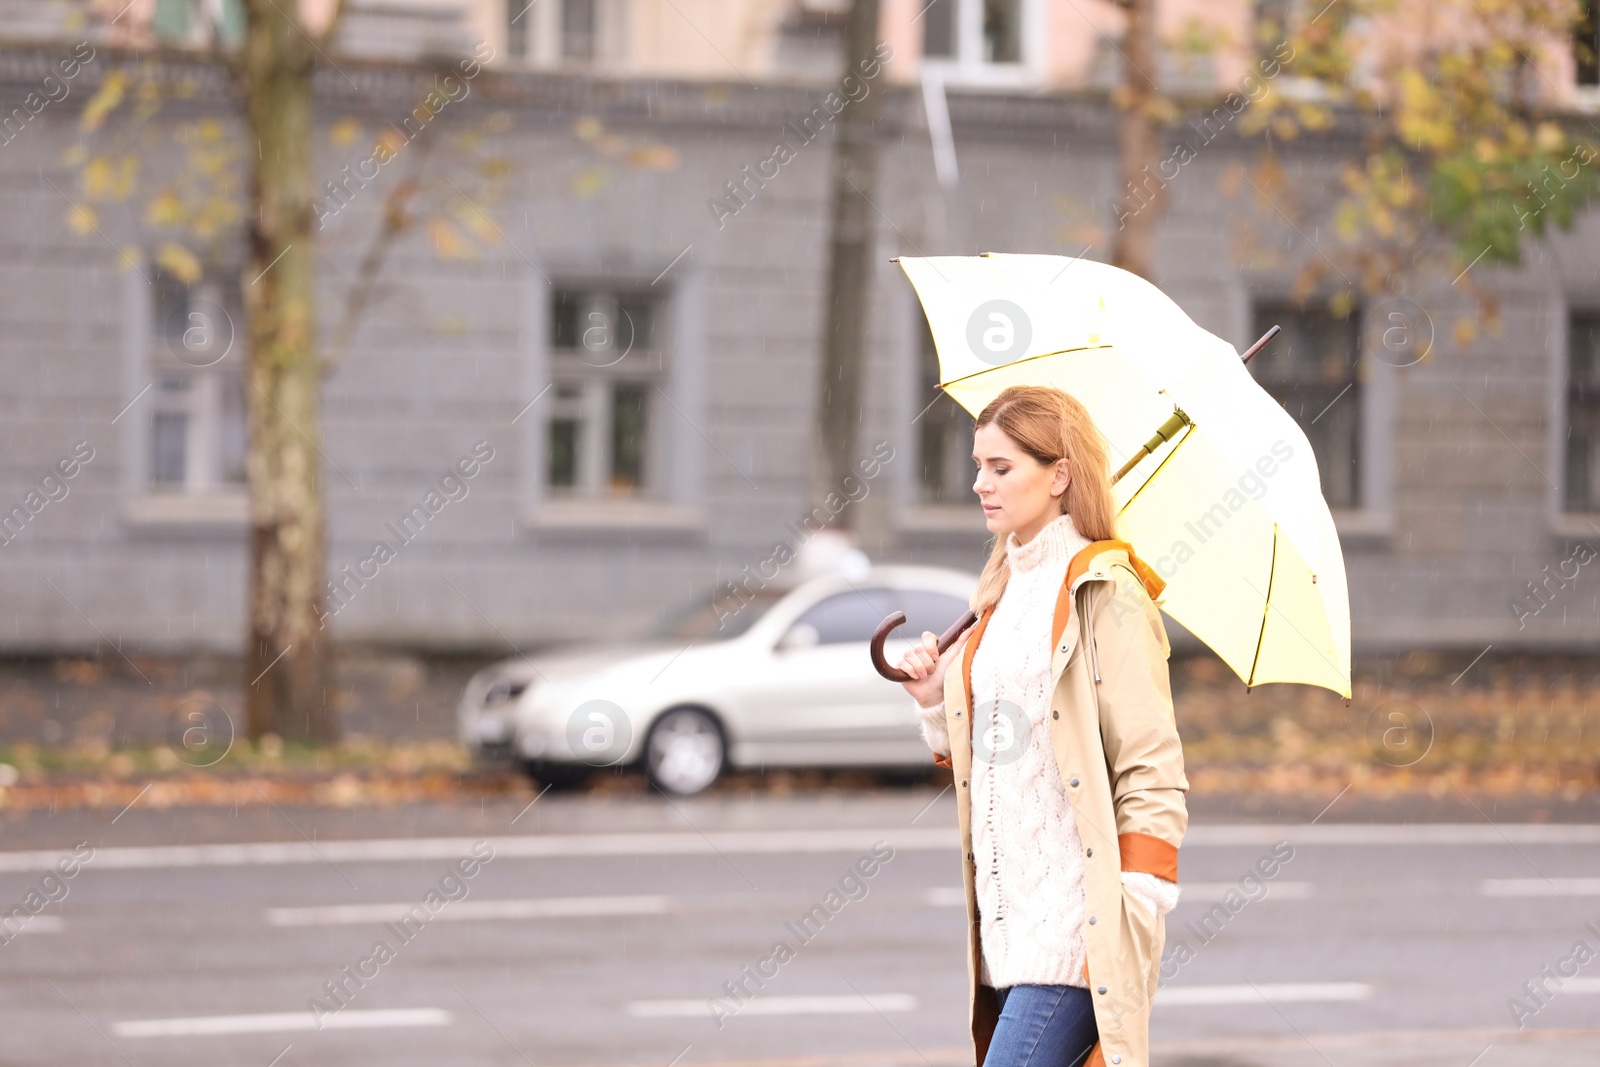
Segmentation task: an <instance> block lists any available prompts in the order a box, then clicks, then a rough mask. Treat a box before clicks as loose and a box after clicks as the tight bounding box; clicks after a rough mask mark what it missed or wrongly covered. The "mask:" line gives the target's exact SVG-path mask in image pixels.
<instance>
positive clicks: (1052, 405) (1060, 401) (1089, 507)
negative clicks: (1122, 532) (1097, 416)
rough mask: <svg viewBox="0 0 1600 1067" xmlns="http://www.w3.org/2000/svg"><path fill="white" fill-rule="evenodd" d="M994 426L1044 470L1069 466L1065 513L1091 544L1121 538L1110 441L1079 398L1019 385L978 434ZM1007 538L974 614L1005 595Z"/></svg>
mask: <svg viewBox="0 0 1600 1067" xmlns="http://www.w3.org/2000/svg"><path fill="white" fill-rule="evenodd" d="M990 424H993V425H995V426H998V427H999V428H1000V431H1001V432H1002V433H1004V434H1005V435H1006V436H1007V437H1009V438H1011V440H1012V441H1014V442H1016V445H1017V447H1018V448H1020V449H1022V451H1024V452H1026V453H1027V454H1028V455H1030V456H1032V457H1033V458H1034V459H1035V460H1037V461H1038V462H1039V464H1040V465H1041V466H1046V467H1048V466H1051V465H1053V464H1054V463H1055V462H1056V461H1057V460H1061V459H1065V460H1066V461H1067V471H1068V474H1069V476H1070V478H1071V481H1070V482H1069V483H1068V485H1067V491H1066V492H1064V493H1062V494H1061V497H1060V502H1061V512H1062V514H1064V515H1071V516H1072V524H1073V526H1075V527H1076V528H1077V530H1078V532H1079V533H1080V534H1082V535H1083V536H1084V537H1087V538H1088V539H1089V540H1091V541H1106V540H1111V539H1113V538H1115V537H1116V536H1117V527H1116V512H1115V510H1114V508H1113V505H1112V502H1111V470H1110V461H1109V459H1108V455H1109V453H1108V452H1107V449H1106V442H1105V438H1104V437H1102V436H1101V435H1100V430H1099V428H1098V427H1096V426H1095V424H1094V420H1093V419H1091V418H1090V417H1089V411H1088V409H1087V408H1085V407H1084V406H1083V405H1082V404H1080V403H1079V402H1078V401H1077V400H1076V399H1075V398H1073V397H1072V396H1070V395H1068V394H1067V393H1064V392H1062V391H1061V390H1060V389H1052V388H1050V387H1049V386H1043V385H1013V386H1011V387H1010V388H1009V389H1006V390H1004V391H1002V392H1001V393H1000V395H999V396H997V397H995V398H994V399H993V400H991V401H989V403H988V404H987V405H986V406H985V407H984V409H983V410H982V411H981V412H979V413H978V419H977V422H976V423H975V424H974V425H973V429H974V430H978V429H981V428H983V427H985V426H988V425H990ZM1007 540H1008V538H1006V537H996V538H995V540H994V547H993V548H992V549H991V550H990V552H989V562H988V563H986V564H985V565H984V568H983V574H982V576H980V577H979V579H978V589H977V592H975V593H974V594H973V596H972V610H973V611H975V612H977V613H978V614H980V615H981V614H983V612H984V611H985V610H987V609H988V608H990V607H992V606H994V604H995V603H996V602H998V601H999V599H1000V594H1001V593H1003V592H1005V589H1006V580H1007V579H1008V578H1009V577H1010V575H1011V566H1010V564H1009V563H1008V562H1007V560H1006V541H1007Z"/></svg>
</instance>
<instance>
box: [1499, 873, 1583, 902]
mask: <svg viewBox="0 0 1600 1067" xmlns="http://www.w3.org/2000/svg"><path fill="white" fill-rule="evenodd" d="M1479 890H1480V892H1482V894H1483V895H1484V896H1486V897H1600V878H1549V879H1545V878H1485V879H1484V880H1483V883H1482V885H1481V886H1480V887H1479Z"/></svg>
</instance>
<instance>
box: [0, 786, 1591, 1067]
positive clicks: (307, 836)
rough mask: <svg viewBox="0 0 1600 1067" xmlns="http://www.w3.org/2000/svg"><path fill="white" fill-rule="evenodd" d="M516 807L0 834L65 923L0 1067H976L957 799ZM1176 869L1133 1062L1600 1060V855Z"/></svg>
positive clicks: (1190, 858)
mask: <svg viewBox="0 0 1600 1067" xmlns="http://www.w3.org/2000/svg"><path fill="white" fill-rule="evenodd" d="M523 803H525V802H523V801H518V802H516V803H511V802H497V803H493V804H489V803H486V804H483V805H471V806H454V807H452V806H449V805H438V806H432V807H427V806H424V807H417V808H409V809H405V810H403V811H396V810H385V809H367V810H353V811H342V812H330V811H316V810H282V811H280V810H274V809H271V808H269V807H267V806H265V805H263V806H261V807H260V808H259V809H251V810H246V811H241V812H239V813H238V814H237V815H235V814H234V813H233V812H231V811H222V812H215V811H212V812H198V813H196V812H178V811H170V812H157V811H142V810H137V809H136V810H134V811H131V812H129V813H128V814H127V815H125V816H123V817H122V818H120V819H119V820H118V821H117V823H115V824H112V823H111V822H110V818H111V816H112V815H114V814H115V813H100V812H96V813H73V814H70V815H69V814H65V813H64V814H61V815H58V816H56V817H55V818H53V819H52V818H50V817H49V816H48V815H47V814H44V813H40V814H36V815H31V816H28V817H27V818H24V819H20V820H19V819H13V820H10V821H8V822H7V823H6V824H5V826H4V827H3V836H0V901H3V902H5V903H4V908H5V910H7V911H10V910H11V909H13V908H15V907H18V906H21V907H22V908H23V909H24V912H27V911H28V910H29V904H28V901H29V896H28V895H29V893H30V892H35V893H38V894H39V896H36V897H34V898H32V900H33V903H34V905H38V904H39V903H40V902H42V901H44V898H46V897H50V896H55V897H58V898H60V899H59V901H58V902H46V904H45V906H44V907H42V908H40V909H39V911H38V914H37V915H36V916H33V917H31V918H28V919H26V920H23V919H20V918H14V919H13V920H12V922H11V928H12V929H16V930H17V931H18V932H15V933H13V934H10V937H9V940H8V941H6V943H4V944H0V1067H21V1065H29V1067H32V1065H46V1064H49V1065H66V1064H70V1065H73V1067H96V1065H101V1064H106V1065H112V1064H132V1065H136V1067H146V1065H155V1064H163V1065H189V1064H194V1065H200V1064H205V1065H223V1064H237V1065H244V1067H268V1065H271V1064H278V1065H281V1067H298V1065H332V1064H350V1063H384V1064H386V1065H393V1067H409V1065H451V1067H456V1065H460V1067H468V1065H490V1064H495V1065H511V1067H514V1065H517V1064H531V1065H537V1067H547V1065H548V1067H563V1065H571V1067H578V1065H611V1064H656V1065H660V1067H667V1065H669V1064H673V1063H676V1064H679V1065H682V1067H691V1065H696V1064H708V1065H711V1064H721V1065H724V1067H726V1065H728V1064H733V1063H739V1064H773V1065H780V1064H781V1065H790V1067H800V1065H811V1064H825V1063H837V1064H912V1065H914V1064H928V1065H937V1067H944V1065H946V1064H950V1065H957V1064H962V1063H966V1062H969V1053H968V1051H967V1045H966V1038H965V1013H966V1001H965V976H964V969H963V940H962V929H961V928H962V922H963V915H962V910H961V907H960V896H959V890H958V888H957V887H958V886H959V867H958V864H957V859H956V852H955V848H954V835H955V830H954V809H953V804H952V801H951V798H950V796H949V795H948V794H944V795H939V794H938V790H937V789H934V788H916V789H908V790H899V791H886V792H884V793H880V794H866V795H860V796H853V797H828V796H823V797H809V798H793V799H783V798H760V799H754V800H735V799H731V798H727V797H723V798H708V799H703V800H698V801H693V802H688V801H680V802H677V803H676V804H668V803H664V802H661V801H656V800H648V799H634V800H619V801H603V800H595V799H591V798H584V797H559V796H554V795H552V796H549V797H546V798H544V799H543V800H541V801H540V802H539V803H537V804H535V805H534V806H533V807H531V808H527V809H523V810H521V811H520V812H519V809H520V808H522V805H523ZM79 841H87V842H89V843H90V844H91V845H92V846H93V848H94V853H93V856H92V857H90V858H87V859H84V860H83V862H81V863H80V864H79V865H78V867H77V869H76V872H75V873H74V874H72V876H71V877H61V876H60V875H59V874H54V875H53V874H52V870H56V871H59V870H60V868H59V867H57V866H56V864H57V863H58V862H60V861H61V860H63V859H69V858H70V857H71V855H72V848H73V846H74V845H75V844H76V843H77V842H79ZM479 842H482V843H481V844H480V843H479ZM234 843H245V844H246V847H244V848H226V847H221V846H225V845H230V844H234ZM248 843H254V844H248ZM172 846H181V847H178V848H174V847H172ZM85 855H86V854H85V853H84V852H83V851H80V853H79V856H80V857H83V856H85ZM1274 856H1275V857H1276V859H1277V860H1278V862H1277V863H1276V865H1274V864H1272V863H1267V864H1266V866H1267V867H1270V868H1273V874H1272V876H1271V877H1270V878H1260V877H1259V872H1260V870H1261V869H1262V868H1261V866H1260V864H1261V863H1262V861H1264V860H1266V859H1267V858H1268V857H1274ZM67 866H68V867H69V868H70V867H71V866H72V864H71V862H70V861H69V862H68V863H67ZM1181 869H1182V875H1183V882H1184V884H1185V885H1186V890H1185V901H1184V903H1182V904H1180V906H1179V908H1178V910H1177V911H1176V912H1175V913H1174V914H1173V915H1172V916H1170V917H1169V919H1168V942H1169V945H1168V963H1167V972H1168V975H1169V979H1170V980H1169V981H1167V982H1166V983H1165V984H1164V987H1163V991H1162V993H1161V994H1160V995H1159V996H1158V999H1157V1003H1156V1010H1155V1023H1154V1028H1153V1037H1154V1041H1155V1054H1154V1057H1153V1062H1154V1063H1156V1064H1159V1065H1164V1067H1177V1065H1184V1067H1231V1065H1262V1067H1265V1065H1267V1064H1273V1065H1290V1067H1300V1065H1302V1064H1304V1065H1312V1064H1335V1065H1338V1067H1344V1065H1346V1064H1373V1065H1378V1064H1383V1065H1396V1067H1398V1065H1407V1067H1423V1065H1426V1067H1435V1065H1437V1067H1469V1065H1472V1064H1476V1065H1479V1067H1508V1065H1513V1064H1516V1065H1521V1064H1529V1065H1531V1064H1535V1063H1537V1064H1540V1065H1541V1067H1567V1065H1573V1067H1576V1065H1578V1064H1584V1065H1592V1064H1595V1063H1600V827H1596V826H1593V825H1557V826H1545V827H1537V826H1527V825H1525V824H1520V823H1509V822H1507V823H1501V824H1499V825H1493V824H1490V823H1487V822H1483V821H1479V822H1477V823H1475V824H1472V823H1464V824H1458V825H1454V826H1436V825H1434V824H1427V825H1412V826H1410V827H1406V826H1387V827H1372V826H1364V825H1358V824H1349V823H1339V822H1336V821H1334V819H1333V817H1332V816H1330V818H1328V819H1324V820H1322V821H1321V822H1319V823H1318V824H1316V825H1306V824H1305V823H1304V821H1301V822H1298V823H1289V824H1285V825H1282V826H1280V827H1277V828H1274V827H1272V826H1261V825H1245V824H1239V823H1226V822H1220V821H1216V820H1212V821H1205V820H1202V819H1198V818H1197V819H1196V821H1195V823H1194V825H1193V827H1192V829H1191V835H1190V838H1189V840H1188V841H1186V843H1185V848H1184V850H1183V853H1182V860H1181ZM1252 869H1255V870H1256V871H1257V875H1256V876H1252V877H1247V875H1248V874H1249V872H1250V871H1251V870H1252ZM864 871H867V872H870V873H869V874H863V872H864ZM57 879H59V880H57ZM1230 889H1232V890H1234V891H1235V893H1236V894H1237V895H1235V896H1233V897H1231V898H1229V897H1228V895H1227V894H1228V892H1229V890H1230ZM430 891H431V892H434V893H436V894H437V895H436V896H435V897H433V898H432V900H431V901H430V899H429V893H430ZM830 891H831V892H833V893H836V894H837V895H835V896H833V897H830V896H829V894H830ZM63 894H64V895H63ZM1219 901H1221V902H1223V903H1222V904H1221V906H1220V908H1218V902H1219ZM1230 905H1232V906H1231V908H1230ZM413 906H414V907H413ZM407 908H411V909H412V910H411V912H410V914H411V919H410V920H409V925H406V924H404V923H400V925H396V923H397V922H400V919H399V916H400V913H401V912H402V911H405V910H406V909H407ZM830 909H831V910H830ZM807 914H810V915H811V916H812V918H811V921H810V923H809V925H808V924H806V923H805V921H804V917H805V916H806V915H807ZM1208 914H1209V918H1207V916H1208ZM1180 942H1182V943H1183V944H1184V945H1185V946H1187V950H1188V951H1187V952H1186V953H1185V952H1180V950H1179V948H1178V944H1179V943H1180ZM780 943H781V944H782V945H783V946H784V949H782V950H780V949H779V945H780ZM1579 943H1582V944H1584V945H1586V946H1587V947H1588V948H1589V949H1592V950H1594V953H1595V956H1594V958H1593V959H1592V960H1587V961H1580V960H1578V959H1577V958H1576V957H1575V956H1574V953H1575V950H1576V948H1577V946H1578V945H1579ZM380 944H381V945H382V946H383V947H382V948H381V949H380V948H379V946H380ZM1583 955H1584V953H1583V952H1577V956H1580V957H1581V956H1583ZM1564 959H1570V960H1572V961H1573V962H1571V963H1568V964H1566V966H1567V969H1568V970H1569V971H1570V970H1573V969H1576V970H1577V974H1576V977H1574V978H1572V979H1569V980H1567V981H1566V982H1565V984H1564V985H1563V986H1562V988H1560V989H1559V991H1554V992H1552V993H1550V994H1548V995H1543V994H1542V995H1541V997H1540V1000H1538V1001H1536V1000H1534V999H1532V998H1530V997H1528V995H1527V993H1526V991H1525V989H1524V983H1525V982H1530V981H1538V980H1539V979H1540V977H1541V970H1542V969H1544V968H1546V967H1549V968H1550V969H1551V973H1552V974H1555V973H1558V972H1559V969H1560V968H1561V967H1562V966H1563V963H1562V961H1563V960H1564ZM752 976H754V977H752ZM757 981H759V982H760V987H759V988H757V987H756V984H755V983H756V982H757ZM729 982H734V983H743V985H744V988H745V989H746V990H748V991H750V992H751V993H753V995H749V996H746V995H744V994H740V995H739V996H737V997H734V998H730V997H728V995H727V994H728V989H727V986H726V983H729ZM1545 985H1546V988H1548V989H1550V990H1555V984H1554V983H1552V982H1546V983H1545ZM336 986H342V989H339V988H336ZM335 994H337V995H335ZM1518 996H1521V997H1522V998H1523V1003H1524V1005H1525V1010H1524V1011H1522V1012H1521V1013H1520V1015H1521V1020H1520V1021H1521V1022H1523V1023H1524V1027H1523V1028H1521V1029H1519V1028H1517V1026H1516V1025H1515V1020H1514V1018H1513V1012H1512V1005H1511V1004H1510V1003H1509V1002H1510V1001H1511V998H1514V997H1518ZM1540 1001H1542V1003H1541V1002H1540ZM313 1002H319V1003H320V1005H321V1007H320V1008H318V1007H316V1005H315V1004H313ZM313 1022H320V1023H321V1024H322V1026H321V1028H320V1029H315V1028H311V1027H312V1024H313Z"/></svg>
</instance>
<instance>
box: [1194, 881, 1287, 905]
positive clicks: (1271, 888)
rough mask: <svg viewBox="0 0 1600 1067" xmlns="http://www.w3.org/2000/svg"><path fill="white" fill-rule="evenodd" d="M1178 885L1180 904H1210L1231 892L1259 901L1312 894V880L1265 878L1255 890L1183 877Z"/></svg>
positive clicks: (1224, 897) (1236, 883)
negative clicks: (1280, 880)
mask: <svg viewBox="0 0 1600 1067" xmlns="http://www.w3.org/2000/svg"><path fill="white" fill-rule="evenodd" d="M1178 887H1179V888H1180V889H1181V890H1182V892H1181V893H1179V894H1178V903H1179V904H1200V903H1206V904H1210V903H1214V902H1216V901H1220V900H1224V899H1226V897H1227V896H1228V894H1229V893H1237V894H1238V895H1239V897H1240V899H1242V900H1253V901H1255V902H1257V903H1260V902H1261V901H1263V900H1305V899H1306V898H1308V897H1309V896H1311V883H1310V882H1274V881H1269V880H1268V879H1265V878H1263V879H1262V880H1261V883H1260V887H1258V889H1257V890H1255V891H1252V890H1251V889H1250V887H1248V886H1243V885H1240V884H1239V883H1238V882H1185V881H1183V880H1182V879H1181V878H1180V879H1179V880H1178Z"/></svg>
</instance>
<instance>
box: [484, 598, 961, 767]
mask: <svg viewBox="0 0 1600 1067" xmlns="http://www.w3.org/2000/svg"><path fill="white" fill-rule="evenodd" d="M976 584H977V578H976V576H974V575H970V574H963V573H961V572H960V571H953V570H946V569H943V568H937V567H892V566H885V567H878V568H875V569H873V570H871V571H869V572H868V573H866V574H865V575H863V576H860V577H857V578H854V579H850V578H847V577H841V576H834V575H829V576H824V577H818V578H815V579H813V580H811V581H808V582H805V583H804V584H802V585H799V586H797V587H795V588H793V589H791V590H788V591H780V590H773V589H771V588H770V587H769V588H768V589H763V590H759V591H756V590H748V589H746V590H739V591H737V592H736V593H727V594H723V595H722V596H720V597H719V598H718V599H716V600H713V599H712V598H711V597H706V598H704V599H702V600H700V601H698V602H696V603H695V604H693V605H691V606H690V607H689V608H688V609H686V610H684V611H682V612H679V613H677V614H676V615H675V616H673V617H672V618H670V619H669V620H668V621H667V623H666V624H664V625H663V626H662V627H661V628H660V629H659V630H658V631H657V632H656V633H655V634H654V635H653V637H651V638H649V639H647V640H645V641H642V642H639V643H634V644H626V645H623V644H613V645H599V646H588V647H579V648H574V649H570V650H557V651H553V652H550V653H548V654H544V655H539V656H532V657H528V658H525V659H514V660H507V661H505V662H502V663H497V664H495V665H494V666H491V667H488V668H485V669H484V670H482V671H480V672H478V674H476V675H475V676H473V678H472V680H471V681H470V682H469V683H468V684H467V687H466V691H465V692H464V693H463V695H462V699H461V705H460V708H459V712H458V720H459V726H460V737H461V741H462V743H463V744H464V745H465V746H467V748H468V749H469V750H471V751H472V752H474V753H475V754H476V755H478V756H480V757H483V758H488V759H496V758H498V759H512V760H518V761H520V762H522V763H523V764H524V765H525V766H526V768H527V769H528V771H529V773H531V774H532V775H533V776H534V777H535V778H538V779H541V780H543V781H555V782H560V781H563V780H566V781H571V780H575V779H577V778H579V777H581V776H583V775H586V774H587V773H588V772H589V771H590V770H591V769H593V768H596V767H616V766H636V765H642V767H643V769H644V771H645V772H646V774H648V776H649V779H650V781H651V783H652V784H653V785H655V786H656V787H657V788H658V789H661V790H663V791H664V792H667V793H672V794H676V795H688V794H692V793H698V792H700V791H701V790H703V789H705V788H706V787H707V786H709V785H710V784H711V783H712V782H714V781H715V780H716V779H717V776H718V775H720V774H721V773H722V772H723V770H724V769H726V768H729V767H735V768H742V769H760V768H765V767H869V766H870V767H907V766H912V767H926V766H928V765H929V763H930V762H931V760H932V756H931V755H930V754H929V752H928V747H927V745H926V744H924V743H923V741H922V736H921V733H920V731H919V728H918V717H917V709H916V703H915V701H913V700H912V699H911V697H910V696H908V695H907V694H906V692H905V690H904V689H902V688H901V687H900V686H898V685H896V684H894V683H893V682H887V681H885V680H884V679H882V678H880V677H879V676H878V675H877V673H876V672H874V671H873V669H872V665H871V662H870V660H869V659H868V655H867V642H868V641H869V640H870V638H871V636H872V632H873V630H874V628H876V626H877V625H878V623H879V622H881V621H882V620H883V618H884V616H886V615H888V614H890V613H891V612H895V611H903V612H905V613H906V617H907V620H908V622H907V624H906V625H905V626H902V627H901V628H900V629H899V630H897V631H896V632H895V639H893V640H891V641H890V642H889V644H888V646H887V650H886V651H887V654H888V656H889V659H890V661H891V662H893V661H895V660H897V659H898V658H899V656H900V655H901V653H902V652H903V650H904V649H905V647H906V646H907V645H908V644H909V642H910V641H912V640H914V639H916V637H918V636H919V635H920V634H921V633H922V632H923V631H924V630H931V631H933V632H934V633H942V632H943V631H944V630H945V628H946V627H948V626H949V625H950V624H951V623H952V622H954V621H955V620H956V619H957V618H959V617H960V616H961V614H962V612H964V611H966V609H967V600H968V597H969V596H970V595H971V593H972V590H973V588H974V587H975V585H976Z"/></svg>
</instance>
